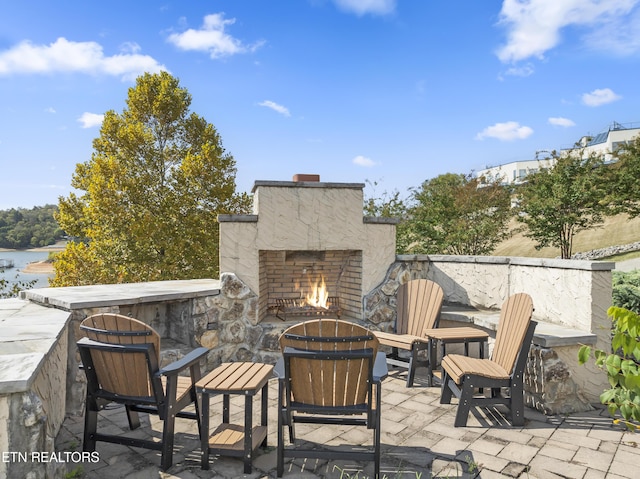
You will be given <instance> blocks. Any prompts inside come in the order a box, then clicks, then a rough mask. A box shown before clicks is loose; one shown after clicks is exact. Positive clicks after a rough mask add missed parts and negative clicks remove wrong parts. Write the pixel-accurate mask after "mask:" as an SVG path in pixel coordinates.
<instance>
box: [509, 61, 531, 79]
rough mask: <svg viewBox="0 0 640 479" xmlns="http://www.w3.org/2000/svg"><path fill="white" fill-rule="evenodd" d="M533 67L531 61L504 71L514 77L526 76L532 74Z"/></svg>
mask: <svg viewBox="0 0 640 479" xmlns="http://www.w3.org/2000/svg"><path fill="white" fill-rule="evenodd" d="M533 72H534V68H533V65H532V64H531V63H527V64H526V65H522V66H519V67H511V68H509V69H508V70H507V71H506V74H507V75H510V76H515V77H528V76H531V75H533Z"/></svg>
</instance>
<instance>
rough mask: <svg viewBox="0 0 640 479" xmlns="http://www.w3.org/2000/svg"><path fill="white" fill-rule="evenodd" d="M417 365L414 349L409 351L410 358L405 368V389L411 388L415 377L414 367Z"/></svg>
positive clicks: (416, 355) (416, 354)
mask: <svg viewBox="0 0 640 479" xmlns="http://www.w3.org/2000/svg"><path fill="white" fill-rule="evenodd" d="M417 364H418V350H417V349H416V348H415V347H414V348H413V349H412V350H411V358H410V359H409V365H408V367H407V387H408V388H410V387H413V379H414V378H415V376H416V365H417Z"/></svg>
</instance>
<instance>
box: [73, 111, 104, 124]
mask: <svg viewBox="0 0 640 479" xmlns="http://www.w3.org/2000/svg"><path fill="white" fill-rule="evenodd" d="M102 120H104V115H98V114H97V113H88V112H85V113H83V114H82V115H81V116H80V118H78V121H79V122H80V123H81V125H82V128H93V127H94V126H100V125H102Z"/></svg>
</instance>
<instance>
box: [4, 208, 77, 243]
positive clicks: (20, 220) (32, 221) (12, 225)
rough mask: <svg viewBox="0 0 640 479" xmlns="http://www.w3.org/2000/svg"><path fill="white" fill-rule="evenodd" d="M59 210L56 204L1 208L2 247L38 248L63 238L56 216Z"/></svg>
mask: <svg viewBox="0 0 640 479" xmlns="http://www.w3.org/2000/svg"><path fill="white" fill-rule="evenodd" d="M57 211H58V207H57V206H56V205H45V206H36V207H34V208H31V209H26V208H17V209H15V208H12V209H9V210H0V248H11V249H26V248H37V247H41V246H48V245H51V244H55V243H56V242H57V241H59V240H61V239H63V238H64V231H62V230H61V229H60V227H59V226H58V222H57V221H56V220H55V218H54V214H55V213H56V212H57Z"/></svg>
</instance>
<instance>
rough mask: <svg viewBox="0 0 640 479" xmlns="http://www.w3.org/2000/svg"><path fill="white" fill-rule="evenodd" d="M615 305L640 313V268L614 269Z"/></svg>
mask: <svg viewBox="0 0 640 479" xmlns="http://www.w3.org/2000/svg"><path fill="white" fill-rule="evenodd" d="M613 306H618V307H620V308H625V309H629V310H631V311H635V312H636V313H640V270H637V269H636V270H633V271H630V272H628V273H623V272H621V271H613Z"/></svg>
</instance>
